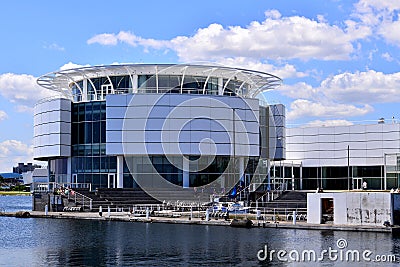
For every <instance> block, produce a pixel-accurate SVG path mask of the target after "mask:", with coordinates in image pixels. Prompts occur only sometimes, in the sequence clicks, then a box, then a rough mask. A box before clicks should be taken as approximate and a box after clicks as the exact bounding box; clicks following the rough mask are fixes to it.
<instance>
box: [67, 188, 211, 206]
mask: <svg viewBox="0 0 400 267" xmlns="http://www.w3.org/2000/svg"><path fill="white" fill-rule="evenodd" d="M75 191H76V192H78V193H79V194H82V195H84V196H85V197H86V199H91V200H92V209H91V211H98V210H99V207H100V206H102V208H103V211H104V209H105V208H108V207H110V208H111V209H115V208H124V209H127V208H132V207H133V206H134V205H159V204H166V205H177V204H178V203H180V204H182V203H187V204H191V205H194V203H196V204H198V203H199V202H201V203H205V202H209V200H210V196H209V194H207V193H205V192H196V193H194V192H193V191H192V190H184V191H176V192H175V191H171V190H170V189H162V188H158V189H154V190H153V191H152V192H151V194H152V195H155V196H157V198H158V199H160V200H164V201H160V200H157V199H155V198H153V197H152V196H150V195H149V194H148V193H147V192H145V191H143V190H142V189H134V188H98V189H97V190H96V191H94V192H92V191H89V189H87V188H76V189H75ZM86 201H87V200H86ZM70 202H71V203H70V204H71V205H69V206H82V204H83V203H81V200H80V199H79V198H78V199H77V201H76V202H75V201H74V200H72V199H71V200H70ZM72 202H73V203H72ZM84 210H85V211H89V207H88V206H87V205H85V207H84Z"/></svg>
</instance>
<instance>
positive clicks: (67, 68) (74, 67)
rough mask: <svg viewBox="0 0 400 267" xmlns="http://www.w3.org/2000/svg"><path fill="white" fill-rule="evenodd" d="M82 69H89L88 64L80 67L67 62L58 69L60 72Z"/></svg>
mask: <svg viewBox="0 0 400 267" xmlns="http://www.w3.org/2000/svg"><path fill="white" fill-rule="evenodd" d="M83 67H90V65H89V64H86V65H80V64H76V63H73V62H71V61H70V62H68V63H66V64H64V65H62V66H61V67H60V70H69V69H76V68H83Z"/></svg>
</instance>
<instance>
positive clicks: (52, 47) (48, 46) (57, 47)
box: [43, 43, 65, 51]
mask: <svg viewBox="0 0 400 267" xmlns="http://www.w3.org/2000/svg"><path fill="white" fill-rule="evenodd" d="M43 48H45V49H50V50H56V51H65V48H64V47H62V46H60V45H58V44H56V43H52V44H45V45H43Z"/></svg>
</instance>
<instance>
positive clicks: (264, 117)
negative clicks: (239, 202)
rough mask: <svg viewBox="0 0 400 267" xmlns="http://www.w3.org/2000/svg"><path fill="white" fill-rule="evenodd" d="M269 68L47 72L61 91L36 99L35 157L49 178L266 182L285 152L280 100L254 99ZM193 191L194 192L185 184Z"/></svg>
mask: <svg viewBox="0 0 400 267" xmlns="http://www.w3.org/2000/svg"><path fill="white" fill-rule="evenodd" d="M280 83H281V80H280V79H279V78H278V77H276V76H274V75H271V74H268V73H263V72H257V71H250V70H244V69H238V68H227V67H220V66H203V65H164V64H132V65H112V66H97V67H86V68H77V69H71V70H63V71H58V72H54V73H50V74H47V75H44V76H42V77H40V78H39V79H38V84H39V85H41V86H43V87H45V88H47V89H50V90H54V91H56V92H58V93H60V97H57V98H50V99H44V100H42V101H40V102H39V103H37V105H36V106H35V115H34V158H35V159H36V160H41V161H47V163H48V166H49V167H48V168H49V181H50V182H55V183H70V184H91V188H92V189H95V188H138V187H140V188H145V189H146V190H147V191H149V190H150V191H151V188H154V189H155V190H158V189H159V188H169V189H171V190H175V191H180V190H185V189H188V188H200V187H201V190H209V191H210V192H217V193H220V192H225V193H227V192H228V191H229V190H230V189H231V188H232V187H234V186H235V185H236V184H237V183H239V181H240V183H241V184H243V185H244V186H246V185H247V184H249V182H250V180H251V179H253V181H258V182H264V181H265V180H266V179H268V167H269V166H270V161H271V160H280V159H284V158H285V147H284V143H285V142H284V139H285V112H284V106H283V105H274V106H268V105H266V104H264V103H263V102H262V101H260V100H259V99H258V98H257V96H258V95H259V94H260V93H262V92H263V91H266V90H270V89H273V88H275V87H276V86H278V85H280ZM190 190H192V192H193V189H190Z"/></svg>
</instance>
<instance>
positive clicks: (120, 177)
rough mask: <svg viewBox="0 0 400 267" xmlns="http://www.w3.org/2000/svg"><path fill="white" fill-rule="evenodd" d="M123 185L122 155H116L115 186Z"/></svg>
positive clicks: (121, 186) (120, 186)
mask: <svg viewBox="0 0 400 267" xmlns="http://www.w3.org/2000/svg"><path fill="white" fill-rule="evenodd" d="M123 187H124V156H117V188H123Z"/></svg>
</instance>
